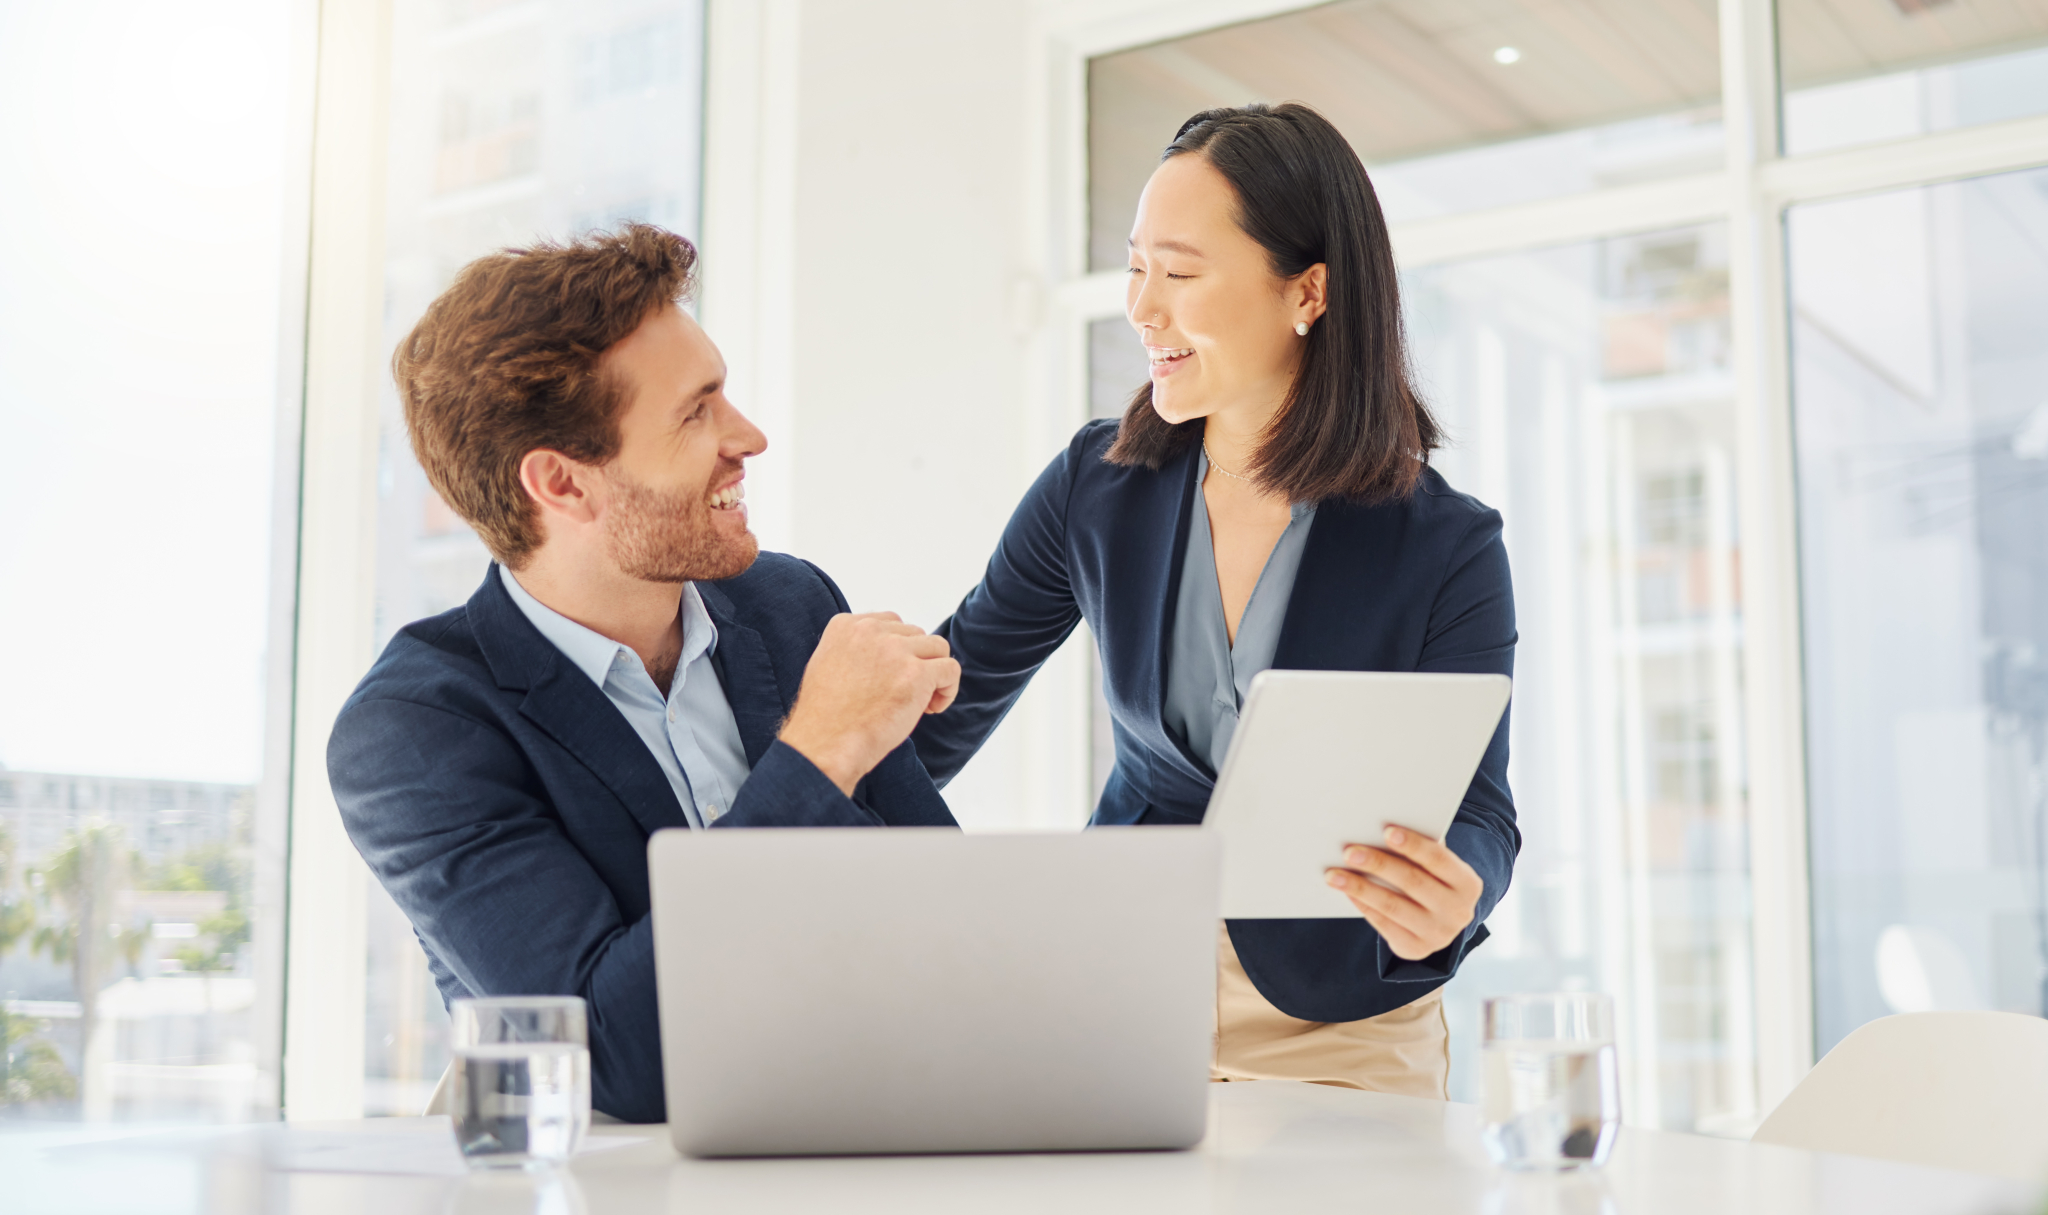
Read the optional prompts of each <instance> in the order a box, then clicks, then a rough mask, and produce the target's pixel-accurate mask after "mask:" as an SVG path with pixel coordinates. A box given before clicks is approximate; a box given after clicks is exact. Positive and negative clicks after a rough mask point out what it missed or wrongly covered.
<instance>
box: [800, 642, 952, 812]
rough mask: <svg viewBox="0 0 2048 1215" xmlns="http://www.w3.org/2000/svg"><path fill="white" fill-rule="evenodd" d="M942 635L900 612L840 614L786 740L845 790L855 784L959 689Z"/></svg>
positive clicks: (815, 659) (814, 660)
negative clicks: (933, 633)
mask: <svg viewBox="0 0 2048 1215" xmlns="http://www.w3.org/2000/svg"><path fill="white" fill-rule="evenodd" d="M952 655H953V648H952V647H951V646H949V645H947V644H946V639H945V638H943V637H934V636H932V635H930V634H929V633H926V632H925V631H924V630H923V629H920V628H918V627H917V626H916V625H914V624H905V623H903V618H902V617H901V616H898V615H897V614H896V613H894V612H863V613H861V614H860V615H857V616H854V615H846V614H843V613H842V614H841V615H838V616H834V617H833V618H832V620H831V622H830V623H828V624H827V625H826V626H825V635H824V636H823V637H820V638H819V639H818V648H817V649H816V650H813V651H812V652H811V661H810V662H809V664H807V665H806V666H805V667H804V682H803V687H801V688H799V689H798V690H797V694H796V707H795V708H793V709H791V710H790V711H789V720H788V721H787V722H785V723H783V727H782V734H781V736H780V737H781V739H782V741H783V742H786V743H788V744H789V745H790V746H792V747H794V748H796V750H797V751H798V752H799V753H800V754H802V755H803V757H804V758H805V759H808V760H810V761H811V762H812V763H814V764H816V765H817V766H818V770H819V771H820V772H823V773H824V774H825V775H826V776H827V777H830V778H831V781H832V783H833V784H835V785H838V786H839V788H840V791H841V792H843V793H845V794H846V795H847V796H848V797H851V796H853V787H854V785H856V784H858V783H859V781H860V778H861V777H863V776H866V775H867V774H868V770H869V769H871V768H873V767H874V766H875V765H876V764H878V763H881V762H882V758H883V757H884V756H886V755H888V754H889V752H891V751H894V750H895V749H896V748H897V746H898V745H900V744H901V743H902V742H903V740H904V739H906V738H909V737H910V732H911V730H913V729H915V728H916V727H917V719H918V718H919V717H921V716H923V715H924V714H926V713H938V712H941V711H943V710H944V709H945V707H946V706H947V705H950V704H952V703H953V697H954V696H955V695H956V694H958V693H959V691H960V664H959V663H958V662H955V661H954V660H953V656H952Z"/></svg>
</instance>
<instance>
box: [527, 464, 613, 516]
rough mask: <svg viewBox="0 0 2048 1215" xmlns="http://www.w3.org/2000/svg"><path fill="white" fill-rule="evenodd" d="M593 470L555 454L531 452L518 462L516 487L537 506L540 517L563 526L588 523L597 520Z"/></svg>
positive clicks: (595, 474)
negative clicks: (548, 518) (556, 519)
mask: <svg viewBox="0 0 2048 1215" xmlns="http://www.w3.org/2000/svg"><path fill="white" fill-rule="evenodd" d="M596 483H597V470H596V469H594V468H592V467H591V466H590V465H588V464H584V463H581V462H579V461H576V460H572V459H570V458H569V457H567V456H565V455H563V454H562V453H561V452H559V451H550V450H548V449H547V448H545V447H539V448H535V449H534V450H532V451H529V452H527V453H526V456H525V458H523V459H521V460H520V461H519V486H520V488H521V489H524V490H525V491H526V496H527V497H529V498H532V499H533V500H534V502H535V503H536V504H538V505H539V506H540V509H541V514H542V516H543V517H545V516H549V515H553V516H555V517H556V518H558V519H560V520H561V521H562V522H564V523H589V522H592V521H593V520H595V519H596V518H597V506H598V504H597V501H596V499H595V498H594V497H593V490H594V489H595V487H596Z"/></svg>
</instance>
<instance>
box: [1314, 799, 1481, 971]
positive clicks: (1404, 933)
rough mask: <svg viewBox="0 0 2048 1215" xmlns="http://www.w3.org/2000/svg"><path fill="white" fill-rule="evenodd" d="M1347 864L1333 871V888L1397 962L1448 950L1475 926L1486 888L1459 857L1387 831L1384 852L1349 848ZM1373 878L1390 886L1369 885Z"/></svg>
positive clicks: (1391, 829)
mask: <svg viewBox="0 0 2048 1215" xmlns="http://www.w3.org/2000/svg"><path fill="white" fill-rule="evenodd" d="M1344 864H1345V865H1346V866H1347V868H1345V869H1331V870H1329V871H1328V875H1329V882H1330V885H1331V886H1333V887H1335V888H1336V889H1338V890H1341V891H1343V892H1344V894H1345V896H1346V897H1348V898H1349V899H1350V900H1351V904H1352V906H1354V907H1356V908H1358V911H1359V913H1360V914H1361V915H1363V916H1364V917H1365V918H1366V922H1367V923H1369V924H1371V925H1372V926H1373V928H1374V929H1376V930H1377V931H1378V932H1379V934H1380V936H1382V937H1384V938H1385V939H1386V942H1387V946H1388V948H1390V949H1392V950H1393V951H1394V953H1395V955H1396V956H1398V957H1402V958H1408V959H1411V960H1412V959H1416V958H1425V957H1428V956H1429V955H1430V954H1433V953H1435V952H1436V951H1437V950H1439V949H1442V948H1443V947H1444V946H1446V945H1448V944H1450V943H1451V942H1452V941H1455V940H1456V939H1457V938H1458V934H1459V933H1461V932H1463V931H1465V929H1466V928H1467V927H1469V926H1470V925H1471V923H1472V918H1473V915H1474V913H1475V912H1476V910H1477V908H1478V903H1479V896H1480V894H1481V893H1482V892H1483V890H1484V885H1485V884H1484V882H1483V881H1482V880H1481V879H1480V877H1479V874H1478V872H1477V871H1476V870H1474V869H1473V868H1472V866H1470V865H1468V864H1466V863H1465V861H1464V859H1463V858H1462V857H1460V856H1459V855H1458V854H1457V853H1455V852H1452V851H1451V850H1450V849H1449V848H1446V847H1444V845H1443V844H1441V843H1440V842H1438V841H1436V840H1433V839H1430V838H1429V837H1428V836H1425V835H1417V834H1416V833H1415V832H1413V831H1408V830H1405V829H1403V828H1400V827H1389V828H1387V832H1386V843H1385V844H1384V845H1382V846H1381V847H1378V848H1372V847H1367V846H1366V845H1363V844H1352V845H1349V846H1347V847H1346V848H1345V849H1344ZM1353 870H1356V872H1352V871H1353ZM1367 874H1369V875H1371V876H1372V877H1373V878H1377V879H1378V880H1379V881H1380V882H1384V883H1386V885H1385V886H1382V885H1379V884H1377V883H1375V882H1372V881H1368V880H1366V877H1365V876H1363V875H1367ZM1389 886H1391V887H1394V889H1391V890H1390V889H1388V888H1387V887H1389Z"/></svg>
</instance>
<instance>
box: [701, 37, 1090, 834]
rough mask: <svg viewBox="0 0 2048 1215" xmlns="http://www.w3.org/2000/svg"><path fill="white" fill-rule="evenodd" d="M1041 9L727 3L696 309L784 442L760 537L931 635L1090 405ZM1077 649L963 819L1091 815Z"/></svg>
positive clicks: (757, 509) (984, 822)
mask: <svg viewBox="0 0 2048 1215" xmlns="http://www.w3.org/2000/svg"><path fill="white" fill-rule="evenodd" d="M1032 13H1033V10H1032V8H1031V6H1030V5H1029V4H1027V3H1024V2H1023V0H1018V2H1016V3H993V2H988V3H973V4H962V3H958V2H957V0H866V2H862V3H852V2H850V0H764V2H762V3H748V2H747V0H713V4H712V11H711V35H710V42H709V46H710V73H709V96H708V98H707V114H708V126H709V131H708V139H707V150H706V166H705V181H706V185H705V234H704V255H705V282H704V298H703V317H704V321H705V324H706V326H707V328H708V329H709V331H710V333H711V335H712V337H713V338H714V339H716V340H717V341H719V342H720V344H721V346H722V348H723V349H724V350H725V352H726V354H727V357H728V360H729V362H730V364H731V367H732V391H733V393H734V398H735V400H736V401H738V402H739V404H740V405H741V407H742V408H744V409H749V410H751V411H752V412H753V413H754V414H755V415H756V416H757V417H758V418H759V419H760V420H761V422H762V424H763V426H764V429H766V430H767V432H768V434H769V439H770V442H771V445H772V447H771V450H770V452H769V453H768V454H767V455H766V456H764V457H763V458H762V459H761V460H759V461H757V468H756V471H755V473H754V474H753V475H752V477H751V478H750V484H751V486H752V487H753V488H750V491H749V501H750V505H751V506H753V507H754V517H755V522H756V530H757V531H759V532H760V533H761V534H762V537H763V541H764V543H765V544H766V545H767V546H769V547H772V548H784V549H787V550H788V551H791V552H795V553H797V554H798V555H800V556H803V557H805V558H808V559H809V560H811V561H814V562H816V563H817V564H818V565H820V566H821V567H822V568H824V569H825V570H826V571H827V572H828V573H830V574H831V575H832V576H833V578H834V579H836V580H837V581H838V582H839V584H840V586H841V587H842V588H843V589H844V590H845V592H846V595H847V598H848V599H849V600H850V601H851V603H852V604H853V606H854V608H855V610H880V609H887V610H891V611H896V612H899V613H901V614H902V615H903V616H904V617H905V618H906V619H909V620H911V621H912V622H914V623H917V624H920V625H923V626H925V627H927V628H929V627H931V626H933V625H936V624H937V623H938V622H939V621H940V620H941V619H942V618H944V616H945V615H946V614H947V613H948V612H949V611H951V609H952V607H953V606H954V605H955V604H956V603H957V602H958V601H959V599H960V597H961V596H962V595H963V594H964V593H965V592H966V591H967V590H968V589H969V588H970V587H972V586H973V585H974V583H975V581H976V579H978V578H979V577H980V574H981V570H982V568H983V566H984V565H985V563H986V562H987V559H988V555H989V552H990V551H991V549H992V547H993V545H994V543H995V541H996V538H997V536H998V535H999V534H1000V532H1001V530H1002V526H1003V524H1004V522H1005V520H1006V519H1007V518H1008V517H1009V513H1010V511H1011V509H1012V507H1013V506H1014V505H1015V504H1016V500H1017V498H1018V496H1019V495H1020V494H1021V493H1022V492H1023V490H1024V489H1025V487H1026V486H1027V485H1028V484H1029V482H1030V479H1031V477H1032V476H1033V475H1035V473H1036V471H1037V469H1038V468H1040V467H1042V466H1043V464H1044V462H1045V461H1046V460H1047V459H1049V458H1051V456H1052V455H1053V453H1054V451H1055V450H1056V449H1057V446H1058V444H1059V442H1060V441H1061V439H1062V437H1063V436H1064V434H1066V433H1068V432H1070V430H1071V427H1072V424H1077V423H1078V421H1079V418H1080V416H1081V414H1080V412H1079V411H1080V408H1081V407H1080V403H1079V401H1078V400H1075V401H1072V402H1068V401H1065V400H1063V399H1056V398H1055V395H1054V394H1052V393H1051V392H1049V390H1048V388H1047V387H1046V386H1047V385H1050V384H1051V383H1052V382H1053V381H1054V376H1053V375H1052V374H1051V372H1050V371H1049V369H1048V368H1049V359H1050V355H1049V353H1048V351H1049V348H1050V344H1051V341H1052V335H1051V333H1050V327H1049V325H1048V324H1047V322H1046V321H1045V319H1044V317H1043V315H1042V314H1043V312H1044V309H1043V308H1042V307H1041V306H1040V304H1039V302H1038V301H1040V300H1042V299H1043V298H1044V294H1045V293H1044V291H1043V290H1042V287H1041V284H1042V282H1043V273H1042V270H1041V269H1040V264H1041V253H1040V250H1039V248H1038V247H1037V246H1038V244H1039V243H1040V242H1039V241H1038V239H1037V238H1036V236H1035V235H1034V227H1033V219H1032V216H1033V215H1034V214H1035V213H1036V204H1037V202H1038V200H1039V196H1040V194H1042V187H1040V186H1039V185H1037V184H1036V180H1037V179H1036V178H1035V176H1034V164H1035V163H1036V162H1035V156H1036V153H1035V145H1034V143H1033V140H1034V132H1035V131H1036V130H1037V129H1038V125H1037V124H1040V123H1042V122H1043V116H1042V114H1041V113H1040V112H1039V111H1040V110H1042V108H1043V107H1042V105H1040V104H1039V103H1037V102H1035V101H1034V100H1033V98H1034V97H1035V96H1036V95H1037V94H1035V93H1034V90H1033V85H1034V83H1035V82H1034V80H1033V73H1034V71H1035V70H1036V69H1035V67H1034V63H1035V60H1034V58H1033V47H1034V30H1033V18H1032ZM1069 409H1071V410H1072V411H1074V416H1073V419H1072V423H1068V422H1066V421H1065V420H1064V419H1063V418H1061V417H1059V416H1058V415H1060V414H1062V412H1063V411H1066V410H1069ZM1077 657H1079V655H1078V654H1077V653H1076V652H1074V647H1071V646H1070V647H1069V652H1068V653H1066V654H1065V655H1063V659H1064V661H1061V662H1059V663H1058V664H1057V665H1056V667H1055V668H1049V669H1048V670H1047V672H1045V673H1044V674H1042V675H1041V676H1040V678H1039V679H1038V681H1037V682H1036V683H1035V684H1034V686H1033V689H1032V691H1031V693H1030V694H1029V695H1028V696H1027V698H1026V701H1025V703H1024V704H1023V705H1022V706H1020V707H1019V709H1018V711H1017V712H1016V713H1014V714H1013V715H1012V717H1011V719H1010V720H1009V721H1008V722H1006V723H1005V724H1004V726H1003V728H1002V730H1001V731H1000V732H999V733H998V735H997V738H996V740H995V741H994V742H992V743H991V744H990V746H989V748H988V749H986V750H985V751H984V752H983V754H982V755H981V756H980V757H979V758H977V759H976V761H975V763H974V765H973V766H972V767H970V768H969V770H968V771H967V773H965V774H963V776H962V777H961V778H960V779H959V780H958V781H956V782H955V783H954V784H953V785H952V786H950V787H949V788H948V790H947V797H948V800H949V801H950V802H952V804H953V806H954V809H955V811H956V813H958V814H959V815H960V816H961V818H962V819H963V820H964V821H967V822H968V823H969V824H970V825H974V826H984V827H991V826H1052V825H1059V824H1063V823H1075V824H1077V823H1078V822H1079V821H1080V820H1081V819H1083V818H1085V816H1086V810H1087V807H1086V806H1085V800H1086V785H1085V781H1086V777H1085V771H1086V766H1085V765H1086V758H1087V756H1086V750H1085V737H1086V720H1085V704H1086V701H1085V698H1084V696H1083V695H1082V693H1084V692H1085V683H1082V682H1080V680H1081V678H1083V677H1082V676H1081V675H1080V672H1081V671H1082V669H1083V668H1081V667H1080V666H1079V665H1078V664H1077V663H1076V662H1074V661H1073V660H1074V659H1075V658H1077Z"/></svg>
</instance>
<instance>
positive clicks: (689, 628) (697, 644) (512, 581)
mask: <svg viewBox="0 0 2048 1215" xmlns="http://www.w3.org/2000/svg"><path fill="white" fill-rule="evenodd" d="M498 578H499V580H500V581H501V582H503V583H504V585H505V593H506V594H508V595H510V596H512V602H513V603H516V604H518V605H519V610H520V611H521V612H523V613H525V615H526V618H527V619H528V620H530V621H532V622H533V627H534V628H536V629H538V630H540V635H541V636H543V637H545V638H547V639H548V642H549V644H551V645H553V646H554V647H555V648H556V649H557V650H560V651H561V652H562V657H564V658H567V659H568V660H569V663H570V665H572V666H574V667H575V668H576V669H577V670H579V671H581V672H583V673H584V674H585V675H587V676H589V678H590V682H592V683H594V684H596V685H597V686H598V687H600V688H602V687H603V686H604V681H605V679H606V677H607V676H608V675H609V674H610V673H611V669H612V662H613V660H614V659H616V658H617V657H618V656H619V655H620V654H621V653H624V654H626V655H627V656H628V657H634V655H633V650H632V647H630V646H627V645H623V644H621V643H619V642H617V641H613V640H612V639H611V638H609V637H607V636H605V635H604V634H603V633H600V632H598V631H597V630H595V629H590V628H585V627H584V626H583V625H580V624H577V623H576V622H575V621H573V620H571V619H569V618H568V617H567V616H564V615H562V614H561V613H560V612H557V611H555V610H554V609H553V608H551V607H549V606H548V605H547V604H545V603H542V602H541V601H540V600H538V599H535V598H534V597H533V596H532V595H531V594H530V593H528V592H527V589H526V588H525V587H523V586H521V585H519V579H518V578H516V577H514V576H513V574H512V571H511V570H509V569H507V568H505V567H504V566H502V565H501V566H499V567H498ZM682 617H683V656H682V658H681V660H680V661H679V662H678V663H677V664H676V665H677V666H678V667H679V668H681V667H687V666H689V665H690V664H691V663H692V662H694V661H696V660H697V658H698V657H699V656H700V655H703V654H707V653H712V652H714V651H716V650H717V649H718V626H717V625H716V624H715V623H713V622H712V619H711V613H710V612H708V611H706V610H705V609H704V597H703V596H702V595H700V594H698V593H697V584H696V583H694V582H685V583H684V584H683V602H682ZM636 662H637V658H636Z"/></svg>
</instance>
